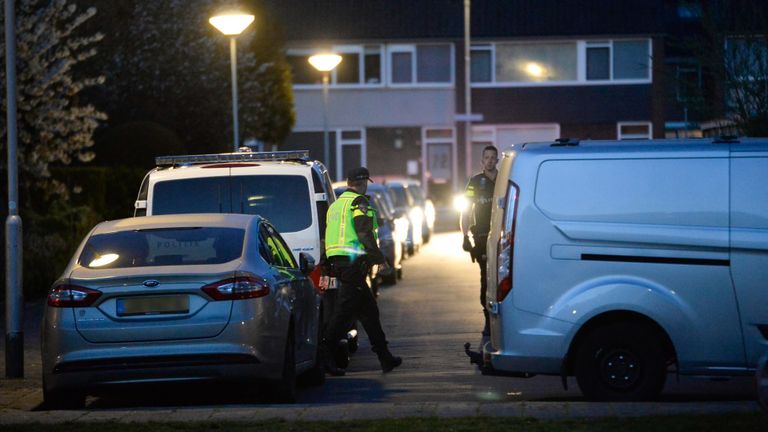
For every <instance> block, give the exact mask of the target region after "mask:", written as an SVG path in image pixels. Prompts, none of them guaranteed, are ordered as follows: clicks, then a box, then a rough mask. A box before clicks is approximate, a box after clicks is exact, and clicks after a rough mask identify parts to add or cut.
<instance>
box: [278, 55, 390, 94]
mask: <svg viewBox="0 0 768 432" xmlns="http://www.w3.org/2000/svg"><path fill="white" fill-rule="evenodd" d="M331 51H333V52H336V53H338V54H339V55H341V63H339V65H338V66H336V68H335V69H334V70H333V71H332V72H331V75H330V84H331V86H344V87H349V86H380V85H381V83H382V76H381V63H382V61H381V57H382V46H381V45H340V46H335V47H333V48H332V49H331ZM315 53H316V50H313V49H291V50H288V52H287V54H286V58H287V60H288V63H289V64H290V65H291V70H292V71H293V84H295V85H299V86H304V87H306V86H307V85H312V86H316V85H320V84H322V82H323V79H322V74H321V73H320V72H318V71H317V70H316V69H315V68H314V67H312V65H310V64H309V57H310V56H312V55H313V54H315Z"/></svg>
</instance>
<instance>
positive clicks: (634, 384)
mask: <svg viewBox="0 0 768 432" xmlns="http://www.w3.org/2000/svg"><path fill="white" fill-rule="evenodd" d="M659 339H660V336H659V335H658V332H656V331H655V330H654V329H652V328H650V327H649V326H647V325H643V324H638V323H629V322H622V323H616V324H611V325H607V326H603V327H598V328H595V329H593V330H591V331H590V332H589V333H588V334H587V335H586V336H585V338H584V339H583V341H582V342H581V343H580V345H579V346H578V347H577V348H576V356H575V363H574V366H575V372H576V382H577V383H578V384H579V388H580V389H581V392H582V393H583V394H584V396H585V397H587V399H590V400H597V401H640V400H652V399H655V398H657V397H658V395H659V393H660V392H661V389H662V388H663V387H664V382H665V380H666V377H667V374H666V372H667V371H666V358H665V355H664V351H663V350H662V348H661V344H660V343H659V342H660V340H659Z"/></svg>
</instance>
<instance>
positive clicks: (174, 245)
mask: <svg viewBox="0 0 768 432" xmlns="http://www.w3.org/2000/svg"><path fill="white" fill-rule="evenodd" d="M244 235H245V230H243V229H240V228H205V227H200V228H162V229H148V230H134V231H118V232H113V233H108V234H96V235H94V236H91V237H90V238H89V239H88V241H87V242H86V244H85V247H84V248H83V252H82V253H81V254H80V258H79V259H78V264H80V265H81V266H83V267H88V268H127V267H155V266H165V265H196V264H221V263H225V262H229V261H232V260H234V259H237V258H239V257H240V256H241V255H242V253H243V237H244Z"/></svg>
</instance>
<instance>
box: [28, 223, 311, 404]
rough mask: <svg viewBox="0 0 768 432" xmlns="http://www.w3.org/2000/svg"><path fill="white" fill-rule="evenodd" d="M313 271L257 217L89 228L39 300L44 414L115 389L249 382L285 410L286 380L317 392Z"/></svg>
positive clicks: (307, 258) (290, 388) (288, 398)
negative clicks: (266, 386) (259, 384)
mask: <svg viewBox="0 0 768 432" xmlns="http://www.w3.org/2000/svg"><path fill="white" fill-rule="evenodd" d="M313 268H314V260H313V258H312V257H311V255H309V254H308V253H306V252H300V253H299V259H298V260H297V259H295V258H294V256H293V254H292V253H291V251H290V248H289V246H288V245H287V244H286V242H285V241H284V239H283V238H282V236H281V235H280V234H279V233H278V231H277V230H276V229H275V227H274V226H273V225H272V224H271V223H269V222H268V221H266V220H265V219H263V218H262V217H259V216H251V215H235V214H227V215H222V214H194V215H169V216H151V217H141V218H131V219H123V220H117V221H111V222H103V223H100V224H99V225H97V226H96V227H95V228H93V230H92V231H91V232H90V233H89V234H88V235H87V236H86V237H85V239H84V240H83V242H82V243H81V245H80V247H79V248H78V249H77V251H76V252H75V254H74V256H73V258H72V260H71V261H70V263H69V265H68V266H67V267H66V269H65V270H64V272H63V273H62V275H61V277H60V278H59V280H57V281H56V282H55V283H54V285H53V288H52V290H51V291H50V294H49V295H48V299H47V304H46V307H45V311H44V314H43V321H42V369H43V397H44V399H45V404H46V405H47V406H48V407H52V408H67V407H69V408H78V407H82V406H83V405H84V403H85V396H86V395H87V394H89V393H93V392H98V391H100V390H102V389H104V388H109V387H113V386H119V385H125V384H136V383H141V384H147V383H157V384H162V383H171V382H192V383H194V382H207V381H231V382H234V383H243V384H245V383H251V382H252V381H254V380H266V381H267V382H269V383H271V387H270V389H271V390H270V391H271V393H272V396H273V397H274V398H275V399H276V400H277V401H281V402H292V401H293V400H294V398H295V385H296V377H297V375H300V374H305V375H306V376H307V379H308V381H310V382H314V383H317V384H319V383H322V382H323V380H324V373H325V371H324V368H323V365H322V362H321V361H320V355H319V341H320V300H319V297H318V295H317V293H316V291H315V289H314V287H313V285H312V282H311V281H310V280H309V278H308V276H307V275H308V274H309V273H310V272H311V271H312V270H313Z"/></svg>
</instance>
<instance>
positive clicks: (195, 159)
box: [134, 150, 336, 286]
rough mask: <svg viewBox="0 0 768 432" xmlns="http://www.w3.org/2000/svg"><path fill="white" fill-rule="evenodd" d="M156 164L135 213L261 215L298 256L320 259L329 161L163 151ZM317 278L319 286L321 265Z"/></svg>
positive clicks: (286, 154)
mask: <svg viewBox="0 0 768 432" xmlns="http://www.w3.org/2000/svg"><path fill="white" fill-rule="evenodd" d="M156 163H157V168H155V169H153V170H151V171H149V172H148V173H147V175H146V176H145V177H144V181H143V182H142V185H141V188H140V190H139V194H138V198H137V199H136V204H135V208H136V211H135V214H134V215H135V216H142V215H147V216H151V215H164V214H185V213H243V214H258V215H261V216H263V217H265V218H266V219H267V220H269V221H270V222H271V223H272V224H274V225H275V228H277V229H278V231H280V233H281V235H282V236H283V237H284V238H285V240H286V241H287V242H288V245H289V246H290V248H291V251H292V252H293V255H294V258H296V259H298V258H299V254H300V253H301V252H306V253H308V254H309V255H311V256H312V258H314V260H315V262H320V255H321V252H322V248H323V246H322V242H323V236H324V233H325V217H326V213H327V211H328V207H329V206H330V204H331V203H333V201H334V200H335V199H336V196H335V195H334V193H333V188H332V187H331V180H330V177H329V176H328V171H327V170H326V168H325V166H323V164H322V163H320V162H318V161H313V160H311V159H310V158H309V152H307V151H306V150H299V151H277V152H250V151H241V152H237V153H219V154H203V155H183V156H161V157H158V158H156ZM312 280H313V282H314V283H315V285H316V286H317V284H318V282H319V280H320V270H319V268H318V269H316V270H315V272H313V273H312Z"/></svg>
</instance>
